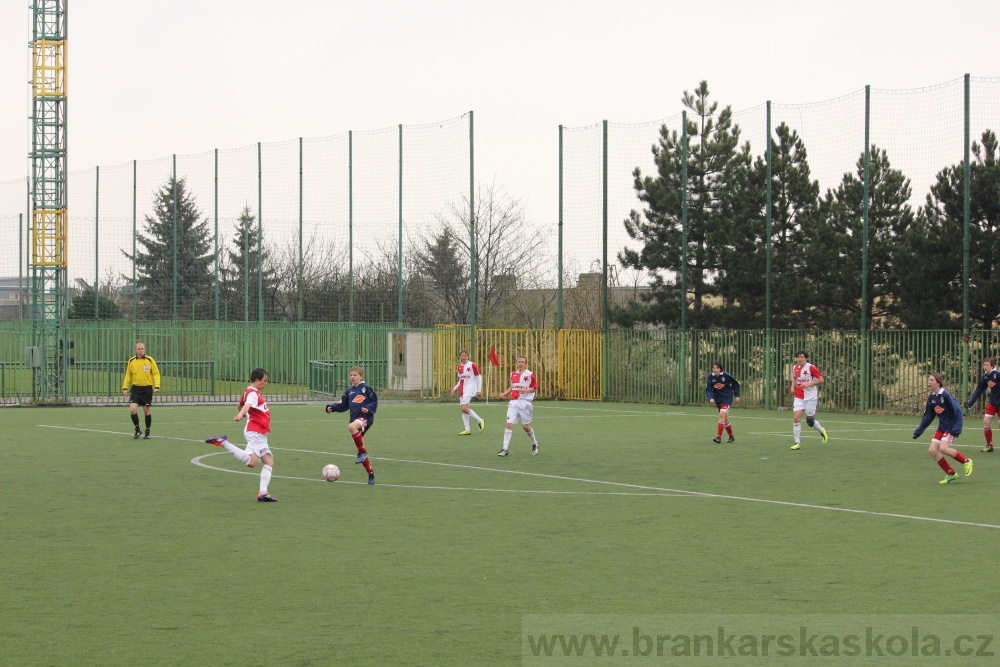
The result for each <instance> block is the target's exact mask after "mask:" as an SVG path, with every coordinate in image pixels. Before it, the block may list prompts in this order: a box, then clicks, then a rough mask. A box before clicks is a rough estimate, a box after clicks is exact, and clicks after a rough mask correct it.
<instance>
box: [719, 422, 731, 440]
mask: <svg viewBox="0 0 1000 667" xmlns="http://www.w3.org/2000/svg"><path fill="white" fill-rule="evenodd" d="M726 433H728V434H729V436H730V437H732V435H733V425H732V424H726ZM719 435H722V434H721V433H720V434H719Z"/></svg>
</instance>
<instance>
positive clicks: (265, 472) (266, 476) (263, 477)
mask: <svg viewBox="0 0 1000 667" xmlns="http://www.w3.org/2000/svg"><path fill="white" fill-rule="evenodd" d="M270 481H271V466H269V465H267V464H266V463H265V464H264V466H263V467H262V468H261V469H260V492H261V494H264V493H267V484H268V482H270Z"/></svg>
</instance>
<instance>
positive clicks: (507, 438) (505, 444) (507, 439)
mask: <svg viewBox="0 0 1000 667" xmlns="http://www.w3.org/2000/svg"><path fill="white" fill-rule="evenodd" d="M513 434H514V431H512V430H511V429H509V428H508V429H506V430H504V432H503V450H504V451H507V449H508V448H509V447H510V436H512V435H513Z"/></svg>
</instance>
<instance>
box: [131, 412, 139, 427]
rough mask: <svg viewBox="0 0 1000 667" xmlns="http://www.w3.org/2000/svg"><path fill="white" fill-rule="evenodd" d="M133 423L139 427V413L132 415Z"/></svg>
mask: <svg viewBox="0 0 1000 667" xmlns="http://www.w3.org/2000/svg"><path fill="white" fill-rule="evenodd" d="M132 423H133V424H135V427H136V428H139V415H137V414H133V415H132Z"/></svg>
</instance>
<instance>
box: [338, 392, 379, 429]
mask: <svg viewBox="0 0 1000 667" xmlns="http://www.w3.org/2000/svg"><path fill="white" fill-rule="evenodd" d="M326 407H328V408H330V409H331V410H333V411H334V412H348V411H350V413H351V421H354V420H355V419H357V418H358V417H364V418H365V419H367V420H368V426H369V428H371V425H372V424H374V423H375V410H377V409H378V396H376V395H375V390H374V389H372V388H371V387H369V386H368V385H366V384H365V383H364V382H361V383H359V384H358V386H357V387H355V386H354V385H351V386H350V387H348V388H347V389H346V390H345V391H344V395H343V396H341V397H340V400H339V401H338V402H336V403H331V404H329V405H328V406H326Z"/></svg>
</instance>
